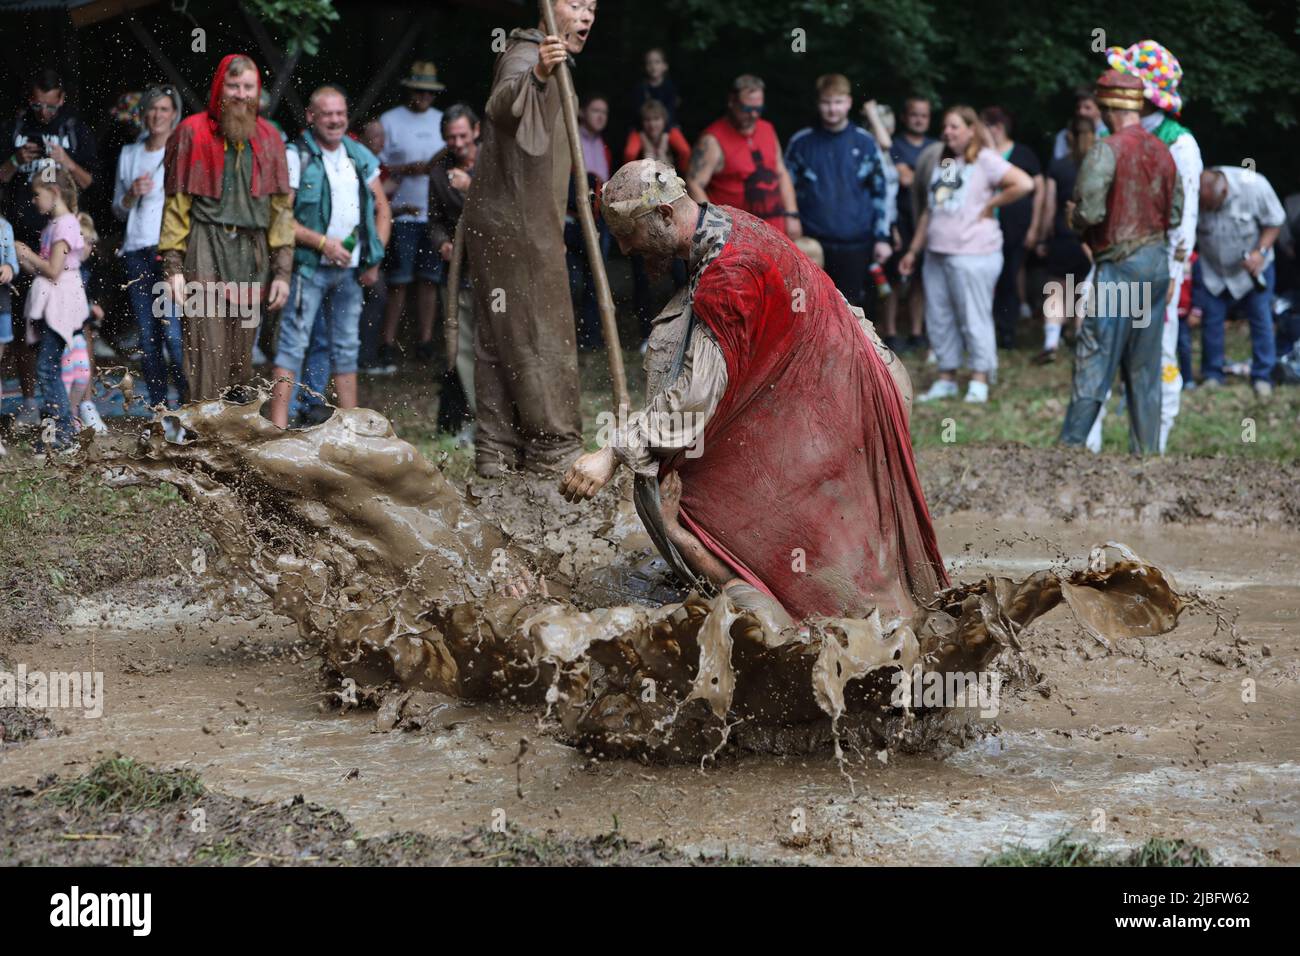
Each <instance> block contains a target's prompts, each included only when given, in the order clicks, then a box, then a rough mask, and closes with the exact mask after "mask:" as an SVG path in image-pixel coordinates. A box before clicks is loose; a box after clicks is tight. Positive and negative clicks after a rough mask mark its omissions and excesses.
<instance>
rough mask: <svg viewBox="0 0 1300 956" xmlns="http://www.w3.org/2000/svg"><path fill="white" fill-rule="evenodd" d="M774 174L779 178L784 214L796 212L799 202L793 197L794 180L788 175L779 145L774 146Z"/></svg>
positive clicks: (783, 155)
mask: <svg viewBox="0 0 1300 956" xmlns="http://www.w3.org/2000/svg"><path fill="white" fill-rule="evenodd" d="M776 174H777V176H779V177H780V178H781V201H782V202H783V203H785V211H786V212H798V211H799V200H798V199H796V198H795V195H794V178H793V177H792V176H791V175H790V170H789V169H787V168H786V165H785V154H784V153H782V152H781V144H780V143H779V142H778V143H777V146H776Z"/></svg>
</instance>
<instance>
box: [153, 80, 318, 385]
mask: <svg viewBox="0 0 1300 956" xmlns="http://www.w3.org/2000/svg"><path fill="white" fill-rule="evenodd" d="M232 59H234V57H233V56H228V57H226V58H225V59H224V60H222V61H221V66H220V67H219V68H218V69H217V74H216V76H215V77H214V78H213V81H212V90H211V94H210V96H209V101H208V111H207V112H206V113H199V114H197V115H195V116H191V117H190V118H189V119H187V120H185V121H184V122H183V123H181V124H180V126H178V127H177V128H176V130H175V132H173V133H172V135H171V137H170V138H169V139H168V140H167V151H166V154H165V156H164V159H163V163H164V166H165V169H166V193H167V199H166V203H165V205H164V206H163V222H162V235H161V238H160V240H159V242H158V250H159V252H160V253H161V254H162V257H163V272H164V274H165V275H166V276H168V277H169V278H170V277H171V276H173V275H176V274H178V273H182V274H184V276H185V278H186V281H187V284H188V283H198V284H199V285H197V286H193V287H190V288H187V296H190V295H191V292H194V293H198V294H196V295H193V297H192V298H190V299H189V300H188V301H187V302H186V308H185V314H184V317H183V318H182V319H181V334H182V342H183V347H184V366H185V377H186V380H187V381H188V382H189V387H190V397H191V400H193V401H207V400H209V399H214V398H218V397H220V395H221V393H222V392H223V391H224V390H225V389H226V388H228V387H230V386H232V385H241V384H246V383H248V382H249V381H250V380H251V379H252V377H253V366H252V361H253V343H254V341H255V340H256V338H257V328H258V325H259V324H260V323H259V318H260V317H261V310H262V309H264V308H265V299H266V296H265V294H264V293H263V289H264V288H265V284H266V283H267V281H268V280H269V279H270V278H271V277H272V275H271V274H272V273H273V277H274V278H276V279H283V280H285V281H286V282H287V281H288V280H289V276H290V274H291V272H292V271H293V244H294V236H293V225H294V224H293V199H292V196H291V195H290V193H289V173H288V166H287V164H286V162H285V154H284V142H283V140H281V139H280V135H279V133H277V132H275V130H274V129H273V128H272V127H271V125H270V124H269V123H267V122H266V120H263V119H260V118H259V119H258V121H257V127H256V131H255V132H254V135H253V139H252V140H251V141H250V142H248V143H229V142H227V141H226V140H225V139H224V138H223V137H222V136H221V134H220V127H219V124H218V119H217V117H218V116H219V115H220V110H221V94H222V87H223V85H224V83H225V78H226V73H227V71H228V69H229V65H230V61H231V60H232ZM259 86H260V80H259ZM227 283H233V285H226V284H227ZM254 305H256V308H257V314H256V316H250V314H249V313H251V312H252V307H253V306H254Z"/></svg>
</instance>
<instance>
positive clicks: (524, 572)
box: [501, 568, 551, 600]
mask: <svg viewBox="0 0 1300 956" xmlns="http://www.w3.org/2000/svg"><path fill="white" fill-rule="evenodd" d="M501 593H502V594H504V595H505V596H506V597H512V598H517V599H519V600H523V599H524V598H526V597H528V596H530V595H532V594H536V595H537V596H538V597H544V598H548V597H550V596H551V595H550V594H549V593H547V591H546V576H545V575H536V574H533V572H532V571H529V570H528V569H527V568H520V569H519V573H518V574H517V575H515V576H514V577H513V578H511V579H510V580H509V581H507V582H506V583H505V585H504V586H503V587H502V588H501Z"/></svg>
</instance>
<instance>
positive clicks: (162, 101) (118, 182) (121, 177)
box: [113, 86, 185, 405]
mask: <svg viewBox="0 0 1300 956" xmlns="http://www.w3.org/2000/svg"><path fill="white" fill-rule="evenodd" d="M139 109H140V119H141V125H142V126H143V127H144V133H143V135H142V136H141V137H140V139H139V140H138V141H136V142H134V143H129V144H128V145H126V146H124V147H122V152H121V154H120V155H119V156H118V160H117V176H116V178H115V179H114V182H113V215H115V216H116V217H117V218H118V219H121V220H123V221H124V222H125V223H126V236H125V238H124V239H123V241H122V251H121V253H120V254H121V256H122V259H123V262H124V265H125V267H126V273H127V282H128V285H127V293H128V295H129V297H130V301H131V311H132V312H134V313H135V318H136V321H137V322H138V323H139V325H140V348H141V350H142V351H143V352H144V356H143V358H142V360H141V364H142V365H143V366H144V381H145V387H146V389H147V391H148V393H149V404H150V405H160V404H166V402H167V377H168V368H167V363H166V362H165V361H164V359H163V344H164V342H165V343H166V346H167V353H168V356H169V358H170V359H171V377H172V381H173V382H174V383H175V384H176V391H177V393H178V395H179V397H180V398H181V399H182V400H183V399H184V397H185V378H184V375H183V373H182V372H181V324H180V322H179V321H178V320H177V319H176V318H175V317H174V316H171V315H170V314H169V315H168V316H167V317H166V318H159V317H156V316H155V315H154V302H155V300H159V301H165V300H163V299H162V297H160V296H156V295H155V294H154V293H155V287H156V286H157V285H158V284H159V283H161V282H162V281H163V275H162V263H161V261H160V259H159V257H158V236H159V234H160V233H161V231H162V215H163V200H164V198H165V197H164V194H163V154H164V152H165V150H166V146H167V138H168V137H169V136H171V134H172V130H174V129H175V128H176V125H177V124H178V123H179V122H180V121H181V98H180V95H179V94H178V93H177V92H176V91H175V90H174V89H172V88H171V87H169V86H155V87H153V88H151V89H149V90H147V91H145V94H144V95H143V96H142V97H141V98H140V107H139ZM167 308H168V311H169V313H170V308H171V307H170V306H168V307H167Z"/></svg>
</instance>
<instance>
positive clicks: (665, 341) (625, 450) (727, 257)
mask: <svg viewBox="0 0 1300 956" xmlns="http://www.w3.org/2000/svg"><path fill="white" fill-rule="evenodd" d="M689 265H690V272H691V276H690V281H689V283H688V285H687V287H686V288H685V289H683V290H682V291H681V292H680V293H678V295H677V296H676V297H675V298H674V300H673V301H672V302H671V303H670V304H669V306H668V307H667V308H666V309H665V310H664V312H663V313H661V314H660V316H659V317H658V319H656V321H655V326H654V329H653V331H652V332H651V336H650V344H649V347H648V349H647V353H646V375H647V385H646V391H647V395H649V396H650V399H649V403H648V405H647V406H646V407H645V408H644V409H642V410H641V411H639V412H637V413H636V414H634V415H632V416H631V417H630V418H629V420H628V422H627V424H626V426H625V427H623V428H622V429H620V430H619V432H618V433H617V434H616V436H615V438H614V440H613V442H612V445H613V448H614V453H615V454H616V455H617V456H618V457H619V459H620V460H621V461H623V462H624V463H625V464H627V465H628V466H629V467H631V468H632V469H633V470H634V471H636V472H637V473H638V475H639V476H642V477H643V478H644V477H648V476H662V474H665V473H666V472H668V471H671V470H677V471H678V472H679V473H680V475H681V479H682V503H681V512H680V518H679V520H681V522H682V524H683V525H684V526H685V527H686V528H688V529H689V530H690V531H691V533H693V534H694V535H695V536H696V537H697V538H699V539H700V541H701V542H702V543H703V544H704V546H705V547H706V548H708V549H709V550H710V551H711V552H712V553H713V554H714V555H715V556H717V557H718V558H719V559H721V560H722V561H723V563H725V564H726V565H727V566H729V567H730V568H731V569H732V570H733V571H734V572H735V573H736V575H737V576H738V577H740V578H742V579H743V580H744V581H745V582H746V583H748V584H750V585H752V586H753V587H755V588H757V589H759V590H760V591H762V592H764V593H766V594H768V595H771V596H772V597H774V598H776V600H778V601H779V602H780V603H781V605H782V606H783V607H784V608H785V609H786V610H787V611H788V612H789V613H790V614H791V615H793V616H795V617H806V616H808V615H814V614H826V615H852V614H862V613H865V612H867V611H869V610H870V609H871V608H873V607H878V608H879V609H880V611H881V614H882V616H883V617H885V618H886V619H888V618H890V617H892V616H894V615H896V614H904V615H908V614H910V613H911V612H912V611H913V610H915V606H916V602H917V601H920V600H927V599H929V598H930V597H932V596H933V594H934V592H935V590H936V589H937V588H939V587H941V586H944V585H946V584H947V583H948V578H947V575H946V573H945V571H944V568H943V561H942V558H941V557H940V555H939V550H938V544H937V542H936V539H935V535H934V529H933V526H932V524H931V521H930V515H929V510H928V509H927V507H926V504H925V499H924V496H923V494H922V491H921V485H920V480H919V478H918V477H917V474H916V466H915V462H914V459H913V456H912V448H911V441H910V437H909V435H908V430H907V401H908V397H909V395H910V390H909V389H908V388H907V387H906V379H905V376H902V375H901V374H899V375H898V377H895V373H894V372H892V371H891V369H890V368H889V366H888V365H887V363H889V362H892V363H894V364H897V359H895V358H894V357H893V355H892V353H890V352H889V351H888V349H886V348H884V346H883V345H880V344H878V340H877V339H876V338H875V336H874V331H873V330H871V328H870V325H869V323H867V322H866V320H865V319H864V318H862V316H861V312H860V311H855V310H853V309H851V308H850V306H849V304H848V302H847V301H846V300H845V299H844V297H843V296H842V295H841V294H840V293H839V292H838V291H837V290H836V289H835V286H834V284H833V283H832V282H831V280H830V279H829V277H827V275H826V274H825V273H824V272H823V271H822V270H820V269H818V268H817V267H816V266H814V265H813V264H812V263H811V262H810V261H809V260H808V259H807V258H806V257H805V256H804V255H803V254H802V253H801V252H799V251H798V249H796V248H795V247H794V245H793V244H792V243H791V242H790V241H789V240H788V239H786V238H785V237H784V236H783V235H781V234H780V233H778V232H776V231H775V230H773V229H771V228H769V227H767V226H765V225H763V224H762V223H761V222H760V221H759V220H758V219H756V218H754V217H753V216H750V215H749V214H747V213H744V212H741V211H740V210H737V209H731V208H728V207H720V206H713V205H706V206H704V207H703V209H702V214H701V221H700V227H699V229H698V230H697V232H696V235H695V240H694V244H693V248H692V252H691V258H690V263H689ZM900 373H901V369H900ZM692 446H693V447H692Z"/></svg>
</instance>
